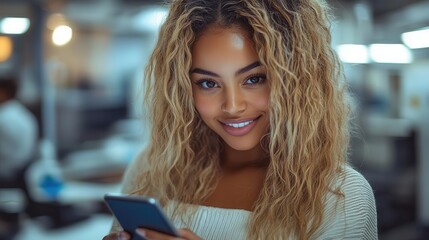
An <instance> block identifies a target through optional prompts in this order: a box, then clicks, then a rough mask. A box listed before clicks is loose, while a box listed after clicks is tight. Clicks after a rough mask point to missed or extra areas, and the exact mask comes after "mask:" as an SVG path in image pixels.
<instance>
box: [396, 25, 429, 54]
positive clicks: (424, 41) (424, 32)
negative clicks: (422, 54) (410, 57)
mask: <svg viewBox="0 0 429 240" xmlns="http://www.w3.org/2000/svg"><path fill="white" fill-rule="evenodd" d="M401 38H402V42H404V43H405V45H407V46H408V47H409V48H411V49H415V48H427V47H429V27H426V28H424V29H421V30H417V31H412V32H405V33H402V34H401Z"/></svg>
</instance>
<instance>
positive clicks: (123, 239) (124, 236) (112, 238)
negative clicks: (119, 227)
mask: <svg viewBox="0 0 429 240" xmlns="http://www.w3.org/2000/svg"><path fill="white" fill-rule="evenodd" d="M129 239H130V235H129V234H128V233H127V232H114V233H110V234H109V235H107V236H105V237H104V238H103V240H129Z"/></svg>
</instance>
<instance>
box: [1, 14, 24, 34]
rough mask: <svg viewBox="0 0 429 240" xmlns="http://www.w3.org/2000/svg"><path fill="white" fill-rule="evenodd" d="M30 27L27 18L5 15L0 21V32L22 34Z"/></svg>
mask: <svg viewBox="0 0 429 240" xmlns="http://www.w3.org/2000/svg"><path fill="white" fill-rule="evenodd" d="M29 27H30V20H29V19H28V18H17V17H7V18H3V19H2V20H1V21H0V33H4V34H23V33H25V32H26V31H27V30H28V28H29Z"/></svg>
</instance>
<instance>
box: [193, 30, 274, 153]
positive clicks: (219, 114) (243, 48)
mask: <svg viewBox="0 0 429 240" xmlns="http://www.w3.org/2000/svg"><path fill="white" fill-rule="evenodd" d="M266 76H267V74H266V69H265V68H264V67H263V66H262V65H261V64H260V62H259V59H258V55H257V53H256V51H255V47H254V43H253V41H252V40H251V39H249V36H248V34H247V32H246V31H245V30H243V29H241V28H239V27H230V28H222V27H219V26H211V27H209V28H208V29H207V30H206V31H205V32H203V33H202V34H201V35H200V36H199V38H198V39H197V41H196V42H195V44H194V46H193V48H192V68H191V72H190V77H191V80H192V83H193V84H192V90H193V97H194V101H195V107H196V109H197V111H198V113H199V115H200V116H201V119H202V120H203V121H204V123H205V124H206V125H207V126H208V127H209V128H211V129H212V130H213V131H214V132H216V133H217V134H218V135H219V136H220V137H221V138H222V139H223V141H224V142H225V143H226V144H227V145H228V146H230V147H231V148H233V149H235V150H239V151H246V150H251V149H254V148H255V147H258V146H259V143H260V140H261V139H262V137H263V136H264V135H265V134H266V133H267V131H268V129H269V116H268V102H269V95H270V88H269V84H268V80H267V78H266Z"/></svg>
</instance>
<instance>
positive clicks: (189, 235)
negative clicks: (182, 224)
mask: <svg viewBox="0 0 429 240" xmlns="http://www.w3.org/2000/svg"><path fill="white" fill-rule="evenodd" d="M178 231H179V234H180V236H182V237H183V238H185V239H188V240H201V238H200V237H198V236H197V235H196V234H195V233H194V232H192V231H191V230H189V229H187V228H181V229H179V230H178Z"/></svg>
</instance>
